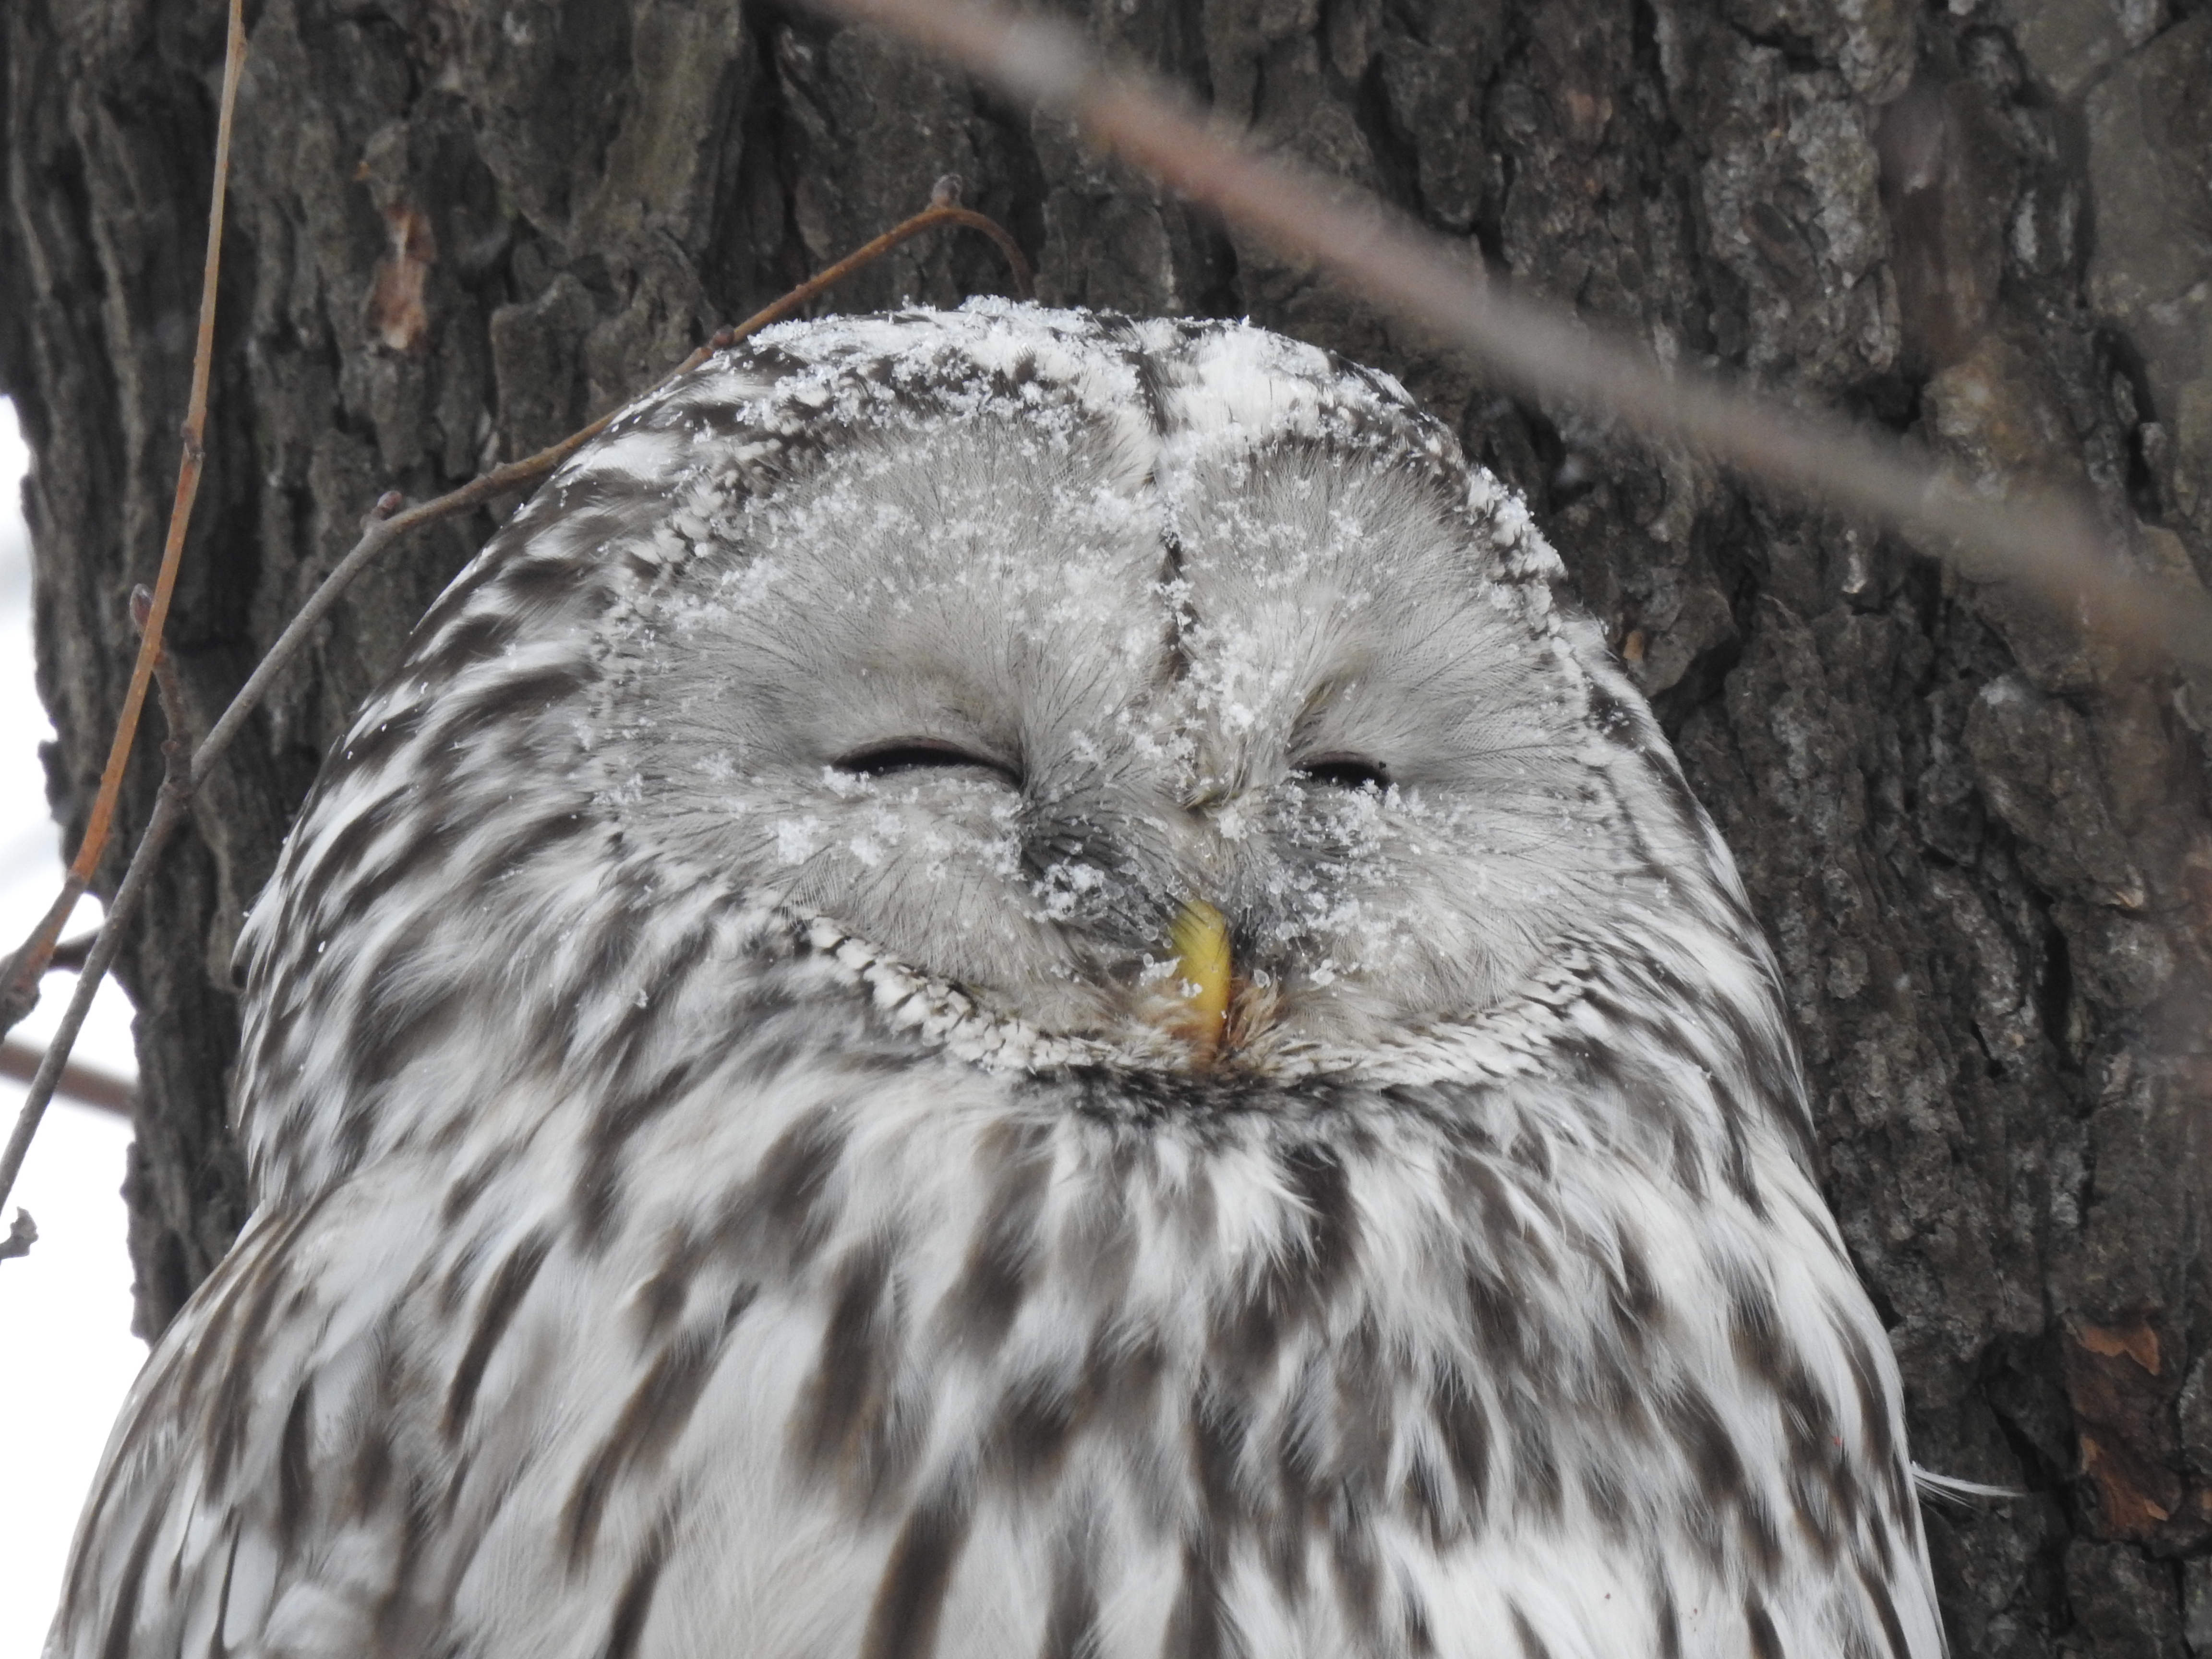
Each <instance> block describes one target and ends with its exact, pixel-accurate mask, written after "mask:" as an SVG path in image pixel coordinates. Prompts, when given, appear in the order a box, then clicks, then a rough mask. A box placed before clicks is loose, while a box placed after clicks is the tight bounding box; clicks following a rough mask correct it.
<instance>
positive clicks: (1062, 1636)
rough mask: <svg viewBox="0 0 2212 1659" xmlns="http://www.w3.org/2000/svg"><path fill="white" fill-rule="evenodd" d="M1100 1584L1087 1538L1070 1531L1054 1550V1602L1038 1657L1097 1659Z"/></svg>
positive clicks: (1046, 1614) (1047, 1612)
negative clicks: (1093, 1577) (1093, 1578)
mask: <svg viewBox="0 0 2212 1659" xmlns="http://www.w3.org/2000/svg"><path fill="white" fill-rule="evenodd" d="M1097 1652H1098V1587H1097V1584H1096V1583H1093V1582H1092V1581H1091V1556H1090V1553H1089V1552H1088V1551H1087V1550H1086V1548H1085V1542H1084V1540H1083V1539H1082V1538H1081V1537H1079V1536H1076V1535H1073V1534H1071V1535H1070V1536H1068V1537H1065V1538H1063V1539H1061V1540H1060V1547H1059V1548H1058V1549H1056V1550H1054V1552H1053V1561H1052V1601H1051V1604H1050V1605H1049V1607H1048V1608H1047V1609H1046V1612H1045V1617H1044V1645H1043V1646H1042V1648H1040V1649H1038V1650H1037V1659H1097Z"/></svg>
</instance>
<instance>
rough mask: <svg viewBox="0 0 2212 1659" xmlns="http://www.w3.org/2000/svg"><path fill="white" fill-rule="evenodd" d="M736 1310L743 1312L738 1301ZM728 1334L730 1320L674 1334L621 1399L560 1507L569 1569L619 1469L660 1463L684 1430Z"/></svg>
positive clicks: (588, 1544) (595, 1530) (585, 1546)
mask: <svg viewBox="0 0 2212 1659" xmlns="http://www.w3.org/2000/svg"><path fill="white" fill-rule="evenodd" d="M738 1311H742V1304H738ZM732 1323H734V1320H732ZM729 1334H730V1325H728V1324H726V1325H724V1326H723V1327H722V1328H720V1330H715V1329H712V1328H708V1329H704V1330H702V1329H696V1328H695V1329H692V1330H688V1331H684V1332H680V1333H678V1335H677V1337H676V1339H675V1340H673V1341H671V1343H669V1345H668V1346H666V1347H665V1348H664V1349H662V1350H661V1352H660V1357H659V1358H657V1359H656V1360H654V1361H653V1365H652V1367H651V1369H650V1370H647V1372H646V1374H645V1376H644V1377H643V1378H642V1379H641V1381H640V1382H639V1383H638V1385H637V1387H636V1388H635V1389H632V1390H631V1392H630V1396H629V1399H628V1400H627V1401H624V1402H623V1409H622V1415H621V1416H619V1417H617V1419H615V1425H614V1427H613V1429H612V1430H611V1431H609V1433H608V1435H607V1437H606V1438H605V1440H604V1441H602V1442H601V1443H600V1444H599V1449H598V1450H597V1451H595V1452H593V1453H592V1456H591V1459H590V1461H589V1462H586V1464H585V1465H584V1472H583V1474H581V1475H580V1476H579V1477H577V1480H576V1484H575V1486H574V1488H573V1489H572V1490H571V1491H570V1492H569V1494H568V1503H567V1504H564V1505H563V1506H562V1515H561V1522H562V1534H564V1535H565V1536H566V1538H567V1540H568V1569H569V1571H572V1572H573V1571H576V1570H578V1569H579V1568H580V1567H581V1566H582V1565H584V1563H585V1561H586V1559H587V1558H588V1557H589V1556H590V1554H591V1553H592V1545H593V1544H594V1543H595V1542H596V1541H597V1540H598V1537H599V1517H600V1516H602V1515H603V1514H604V1513H605V1509H606V1503H607V1498H609V1496H610V1495H611V1493H612V1492H613V1491H614V1486H615V1482H616V1481H617V1480H620V1479H621V1477H622V1474H623V1471H624V1470H625V1469H628V1468H632V1467H633V1466H640V1465H642V1466H646V1467H650V1466H652V1465H653V1464H655V1463H657V1462H659V1460H660V1459H661V1458H662V1457H664V1456H665V1455H667V1451H668V1449H669V1447H670V1446H671V1445H672V1444H673V1443H675V1441H676V1439H677V1437H678V1436H679V1435H681V1434H682V1433H683V1432H684V1425H685V1424H686V1423H688V1422H690V1420H691V1411H692V1408H693V1407H696V1405H697V1404H698V1403H699V1395H700V1394H701V1393H702V1391H703V1390H704V1389H705V1388H706V1386H707V1383H708V1378H710V1377H711V1376H714V1366H715V1364H717V1362H719V1361H720V1358H721V1355H722V1346H723V1343H724V1341H725V1340H726V1338H727V1337H728V1335H729Z"/></svg>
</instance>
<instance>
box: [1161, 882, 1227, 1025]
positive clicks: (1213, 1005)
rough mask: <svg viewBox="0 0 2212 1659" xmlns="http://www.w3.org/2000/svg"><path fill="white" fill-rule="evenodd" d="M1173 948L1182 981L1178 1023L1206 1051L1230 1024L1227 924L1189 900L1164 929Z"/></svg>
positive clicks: (1206, 906)
mask: <svg viewBox="0 0 2212 1659" xmlns="http://www.w3.org/2000/svg"><path fill="white" fill-rule="evenodd" d="M1168 943H1169V945H1170V946H1171V947H1172V948H1173V949H1174V951H1175V959H1176V977H1177V978H1178V979H1180V980H1181V981H1182V987H1183V997H1184V1007H1185V1010H1186V1012H1185V1015H1184V1020H1183V1024H1185V1027H1186V1030H1187V1031H1188V1035H1189V1036H1190V1038H1191V1040H1192V1041H1193V1042H1195V1043H1196V1044H1197V1045H1198V1046H1199V1047H1200V1048H1202V1049H1203V1050H1205V1051H1206V1053H1207V1054H1212V1053H1213V1052H1214V1051H1215V1050H1216V1049H1218V1048H1220V1047H1221V1039H1222V1035H1223V1032H1224V1030H1225V1028H1226V1027H1227V1025H1228V1023H1229V993H1230V981H1231V977H1232V975H1233V973H1234V969H1235V964H1234V963H1232V962H1231V959H1230V954H1229V923H1228V921H1227V920H1226V919H1225V917H1224V916H1223V915H1222V914H1221V912H1220V911H1218V910H1217V909H1215V908H1213V907H1212V905H1210V904H1208V903H1206V902H1205V901H1204V900H1203V899H1193V900H1191V901H1190V902H1188V903H1186V904H1185V905H1184V906H1183V907H1182V910H1181V911H1180V912H1179V913H1178V914H1177V915H1176V919H1175V922H1174V925H1173V926H1171V927H1170V928H1169V929H1168Z"/></svg>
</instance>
